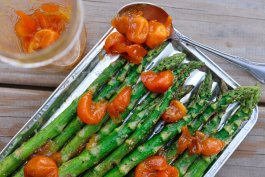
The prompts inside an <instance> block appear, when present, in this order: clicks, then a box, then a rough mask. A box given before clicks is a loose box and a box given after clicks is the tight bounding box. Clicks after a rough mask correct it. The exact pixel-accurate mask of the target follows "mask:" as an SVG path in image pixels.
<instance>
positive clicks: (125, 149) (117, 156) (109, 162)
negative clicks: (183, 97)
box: [86, 62, 201, 177]
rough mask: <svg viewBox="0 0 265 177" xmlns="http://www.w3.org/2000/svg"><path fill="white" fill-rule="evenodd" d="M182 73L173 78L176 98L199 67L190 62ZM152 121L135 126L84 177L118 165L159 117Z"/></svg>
mask: <svg viewBox="0 0 265 177" xmlns="http://www.w3.org/2000/svg"><path fill="white" fill-rule="evenodd" d="M184 66H185V67H183V71H181V70H179V71H180V72H181V73H180V76H179V77H175V83H176V84H175V85H174V86H173V87H172V88H171V89H172V90H177V91H175V92H176V97H179V96H180V95H179V94H183V93H182V92H180V90H181V88H182V87H181V88H179V87H180V86H181V85H182V84H183V83H184V81H185V79H186V78H187V77H188V76H189V74H190V73H191V72H192V71H193V70H194V69H195V68H197V67H199V66H201V64H200V63H197V62H191V63H190V64H188V65H184ZM152 118H153V119H151V117H150V118H148V119H147V120H145V121H144V122H143V123H142V124H139V125H138V126H137V129H136V130H135V132H134V133H133V134H132V135H131V136H130V137H129V138H128V139H127V140H126V141H125V143H124V144H122V145H121V146H120V147H119V148H117V149H116V150H115V151H114V152H113V153H112V154H111V155H110V156H108V157H107V158H106V159H105V160H104V161H103V162H101V163H100V164H99V165H97V166H96V167H95V168H94V170H93V171H91V172H90V173H88V174H87V175H86V176H94V177H99V176H103V175H104V174H105V173H106V172H107V171H108V170H110V169H111V168H112V167H113V166H114V165H115V164H118V163H119V162H120V160H121V159H122V158H123V157H124V156H125V155H126V154H127V153H129V152H130V151H131V150H133V148H134V147H135V146H136V145H137V144H138V143H139V141H140V140H141V138H142V137H143V136H146V135H147V134H148V133H149V130H150V129H151V128H152V127H153V126H154V125H155V124H156V123H157V121H158V120H159V117H152Z"/></svg>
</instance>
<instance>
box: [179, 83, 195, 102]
mask: <svg viewBox="0 0 265 177" xmlns="http://www.w3.org/2000/svg"><path fill="white" fill-rule="evenodd" d="M193 88H194V86H193V85H187V86H185V87H181V88H180V89H179V93H178V94H177V95H176V96H175V99H176V100H180V99H181V98H183V97H184V96H185V95H187V94H188V93H190V92H191V90H192V89H193Z"/></svg>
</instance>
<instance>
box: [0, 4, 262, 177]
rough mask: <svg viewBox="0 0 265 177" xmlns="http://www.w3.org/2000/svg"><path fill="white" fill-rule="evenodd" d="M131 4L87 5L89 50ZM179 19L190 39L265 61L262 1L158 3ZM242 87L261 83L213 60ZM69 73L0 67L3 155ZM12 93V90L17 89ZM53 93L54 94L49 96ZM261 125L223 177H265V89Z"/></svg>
mask: <svg viewBox="0 0 265 177" xmlns="http://www.w3.org/2000/svg"><path fill="white" fill-rule="evenodd" d="M130 2H133V1H131V0H123V1H121V0H117V1H115V3H114V2H113V1H111V0H91V1H90V0H84V8H85V9H86V11H85V25H86V29H87V32H88V42H87V46H88V47H87V50H86V52H88V50H90V49H91V48H92V47H93V45H94V44H95V43H96V42H97V41H98V40H99V39H100V38H101V36H102V35H103V34H104V33H105V32H106V31H107V30H108V28H109V27H110V20H111V19H112V17H113V16H114V15H115V14H116V12H117V10H118V9H119V8H120V7H121V6H123V5H125V4H127V3H130ZM152 3H156V4H158V5H160V6H162V7H164V8H165V9H166V10H167V11H168V12H169V13H170V15H172V16H173V19H174V25H175V27H177V29H178V30H180V31H181V32H182V33H184V34H185V35H187V36H189V37H191V38H193V39H195V40H197V41H200V42H202V43H204V44H207V45H210V46H213V47H215V48H217V49H220V50H223V51H225V52H228V53H231V54H235V55H239V56H242V57H246V58H249V59H251V60H252V61H256V62H264V61H265V60H264V58H265V45H264V44H265V30H264V29H265V2H264V1H262V0H253V1H249V0H215V1H212V0H177V1H172V0H163V1H162V0H153V1H152ZM209 56H210V58H211V59H213V60H214V61H215V62H216V63H217V64H218V65H219V66H220V67H221V68H223V69H224V70H225V71H226V72H228V73H229V74H230V75H231V76H232V77H233V78H234V79H235V80H236V81H238V82H239V83H240V84H242V85H253V84H255V83H256V81H255V79H253V78H252V76H250V74H248V73H247V72H245V71H243V70H241V69H240V68H238V67H236V66H234V65H232V64H230V63H227V62H225V61H223V60H221V59H220V58H217V57H214V56H212V55H209ZM67 74H68V72H57V73H50V72H45V71H40V70H28V69H27V70H25V69H19V68H14V67H12V66H8V65H7V64H3V63H0V150H1V149H2V148H3V147H4V146H5V145H6V144H7V143H8V141H9V140H10V139H11V138H12V137H13V136H14V135H15V134H16V132H17V131H18V130H19V129H20V128H21V127H22V126H23V125H24V124H25V123H26V122H27V121H28V119H29V118H30V117H31V116H32V115H33V113H34V112H35V111H36V110H37V109H38V108H39V107H40V106H41V105H42V103H43V102H44V101H45V100H46V99H47V98H48V96H49V95H50V94H51V91H49V90H53V89H54V88H55V87H56V86H58V84H59V83H60V82H61V81H62V80H63V79H64V78H65V76H66V75H67ZM11 87H12V88H11ZM47 90H48V91H47ZM262 93H263V96H262V100H261V106H260V107H259V110H260V115H259V119H258V122H257V124H256V125H255V127H254V128H253V130H252V131H251V132H250V133H249V135H248V136H247V137H246V139H245V140H244V141H243V142H242V143H241V145H240V146H239V147H238V149H237V150H236V151H235V153H234V154H233V155H232V156H231V158H230V159H229V160H228V161H227V162H226V164H225V165H224V167H223V168H222V169H221V170H220V172H219V173H218V174H217V176H218V177H230V176H233V177H242V176H243V177H260V176H264V174H265V168H264V167H265V85H262Z"/></svg>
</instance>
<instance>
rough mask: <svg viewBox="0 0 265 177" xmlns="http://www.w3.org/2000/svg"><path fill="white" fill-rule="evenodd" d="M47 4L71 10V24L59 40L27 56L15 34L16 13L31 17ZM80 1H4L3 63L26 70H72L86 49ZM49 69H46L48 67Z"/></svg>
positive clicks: (0, 48)
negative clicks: (23, 13) (35, 11)
mask: <svg viewBox="0 0 265 177" xmlns="http://www.w3.org/2000/svg"><path fill="white" fill-rule="evenodd" d="M44 3H55V4H58V5H60V6H61V7H64V8H70V11H71V14H70V21H69V24H68V25H67V27H66V29H65V30H64V32H63V33H62V34H61V35H60V37H59V39H58V40H57V41H56V42H54V43H53V44H52V45H50V46H48V47H46V48H44V49H42V50H38V51H36V52H33V53H29V54H28V53H24V51H23V49H22V47H21V43H20V41H19V38H18V37H17V35H16V32H15V24H16V22H17V21H18V16H17V15H16V11H17V10H21V11H23V12H25V13H26V14H32V13H33V12H34V10H35V9H38V8H39V7H40V6H41V5H42V4H44ZM82 7H83V6H82V1H81V0H2V1H1V6H0V24H1V28H0V60H1V61H3V62H5V63H8V64H11V65H14V66H18V67H23V68H42V69H45V70H50V71H53V70H58V69H59V70H60V69H69V68H71V67H73V66H74V65H75V64H76V63H77V62H78V61H79V60H80V58H81V56H82V54H83V52H84V49H85V46H86V31H85V27H84V15H83V8H82ZM45 66H46V67H45Z"/></svg>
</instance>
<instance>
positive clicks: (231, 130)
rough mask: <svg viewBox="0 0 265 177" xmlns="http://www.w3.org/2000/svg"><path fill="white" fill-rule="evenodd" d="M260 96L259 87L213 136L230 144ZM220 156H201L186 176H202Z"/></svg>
mask: <svg viewBox="0 0 265 177" xmlns="http://www.w3.org/2000/svg"><path fill="white" fill-rule="evenodd" d="M259 98H260V90H259V89H257V92H256V93H255V94H254V96H253V97H251V98H250V99H249V98H247V99H246V100H245V101H244V103H245V104H244V105H241V106H240V108H239V109H238V110H237V112H236V113H235V114H234V115H233V116H232V117H231V118H230V119H229V121H228V123H227V124H226V125H225V126H224V127H223V128H222V129H221V130H220V131H219V132H217V133H215V134H214V135H213V137H215V138H217V139H220V140H222V141H224V142H225V144H226V145H228V144H229V143H230V142H231V141H232V138H233V137H234V136H235V135H236V133H237V131H238V129H239V127H240V125H241V124H242V122H243V121H245V120H248V119H249V117H250V116H251V114H252V110H253V108H254V106H255V105H256V104H257V102H258V100H259ZM217 157H218V155H213V156H210V157H207V156H200V157H199V158H197V159H196V160H195V161H194V163H193V164H192V165H191V166H190V167H189V169H188V171H187V173H186V174H185V175H184V176H185V177H189V176H192V177H200V176H203V174H204V172H205V170H206V169H207V168H208V167H209V166H210V164H211V163H212V162H213V161H214V160H215V159H216V158H217Z"/></svg>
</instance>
